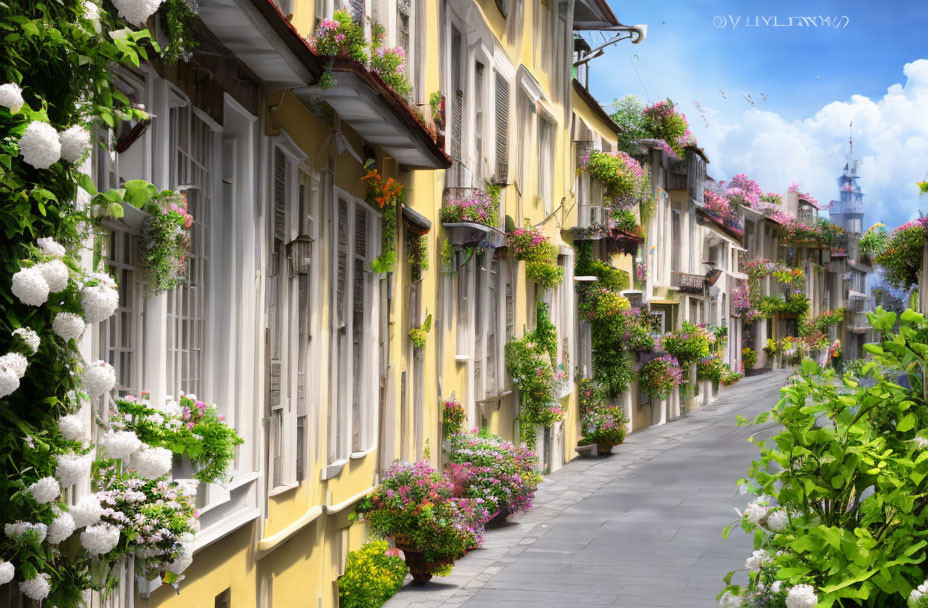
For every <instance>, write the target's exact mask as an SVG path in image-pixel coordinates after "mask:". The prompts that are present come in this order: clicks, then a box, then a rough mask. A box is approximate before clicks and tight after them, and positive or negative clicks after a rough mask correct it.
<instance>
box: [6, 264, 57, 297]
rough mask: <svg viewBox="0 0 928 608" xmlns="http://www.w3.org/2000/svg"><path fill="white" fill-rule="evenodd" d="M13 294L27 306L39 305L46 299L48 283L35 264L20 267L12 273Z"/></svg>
mask: <svg viewBox="0 0 928 608" xmlns="http://www.w3.org/2000/svg"><path fill="white" fill-rule="evenodd" d="M12 291H13V295H14V296H16V297H17V298H19V301H20V302H22V303H23V304H28V305H29V306H41V305H42V304H45V301H46V300H48V283H46V282H45V276H43V275H42V271H41V270H39V269H38V268H36V267H35V266H30V267H29V268H21V269H20V270H19V271H18V272H17V273H16V274H14V275H13V288H12Z"/></svg>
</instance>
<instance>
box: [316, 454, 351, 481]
mask: <svg viewBox="0 0 928 608" xmlns="http://www.w3.org/2000/svg"><path fill="white" fill-rule="evenodd" d="M346 464H348V458H344V459H342V460H336V461H335V462H333V463H332V464H330V465H329V466H327V467H326V468H324V469H322V481H326V480H327V479H334V478H336V477H338V476H339V474H341V472H342V469H344V468H345V465H346Z"/></svg>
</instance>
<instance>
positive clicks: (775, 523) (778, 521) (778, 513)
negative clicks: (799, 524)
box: [767, 509, 789, 532]
mask: <svg viewBox="0 0 928 608" xmlns="http://www.w3.org/2000/svg"><path fill="white" fill-rule="evenodd" d="M788 525H789V516H788V515H787V514H786V511H784V510H783V509H773V510H771V511H770V513H768V514H767V529H769V530H771V531H773V532H781V531H783V530H785V529H786V526H788Z"/></svg>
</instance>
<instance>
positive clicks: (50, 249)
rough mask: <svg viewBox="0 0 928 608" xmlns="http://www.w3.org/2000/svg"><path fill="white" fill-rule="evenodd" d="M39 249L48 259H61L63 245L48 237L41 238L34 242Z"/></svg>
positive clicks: (63, 252) (63, 251)
mask: <svg viewBox="0 0 928 608" xmlns="http://www.w3.org/2000/svg"><path fill="white" fill-rule="evenodd" d="M35 243H36V245H38V246H39V249H40V250H41V251H42V253H44V254H45V255H47V256H48V257H50V258H63V257H64V254H65V253H66V252H65V249H64V245H62V244H61V243H59V242H58V241H56V240H55V239H53V238H52V237H50V236H43V237H40V238H37V239H36V240H35Z"/></svg>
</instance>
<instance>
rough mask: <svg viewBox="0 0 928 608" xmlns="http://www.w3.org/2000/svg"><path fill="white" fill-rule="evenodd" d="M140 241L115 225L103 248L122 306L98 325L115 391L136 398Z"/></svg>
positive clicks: (138, 351)
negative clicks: (113, 379) (113, 371)
mask: <svg viewBox="0 0 928 608" xmlns="http://www.w3.org/2000/svg"><path fill="white" fill-rule="evenodd" d="M138 239H139V237H138V235H136V234H133V233H132V232H131V231H129V230H128V229H121V228H120V229H117V228H116V227H115V226H114V227H112V229H111V230H110V234H109V238H108V239H107V241H106V242H105V243H104V249H103V255H104V258H105V259H106V266H107V269H108V272H109V273H110V274H111V275H113V276H114V277H115V278H116V283H117V284H118V285H119V306H118V307H117V308H116V314H115V315H113V316H112V317H110V318H109V319H107V320H106V321H104V322H102V323H100V325H99V333H98V335H99V345H100V353H101V355H100V356H101V358H102V359H103V360H104V361H106V362H107V363H109V364H110V365H112V366H113V368H114V369H115V370H116V390H117V391H118V392H119V393H120V394H127V393H131V394H135V395H137V394H139V390H140V388H141V377H140V373H141V371H140V367H141V366H140V361H139V359H140V355H141V348H140V340H139V335H140V333H141V326H140V322H141V314H140V312H141V298H140V293H139V292H140V290H141V288H142V286H141V284H140V281H139V273H138V266H137V264H138V260H137V259H136V258H137V251H138V247H139V240H138Z"/></svg>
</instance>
